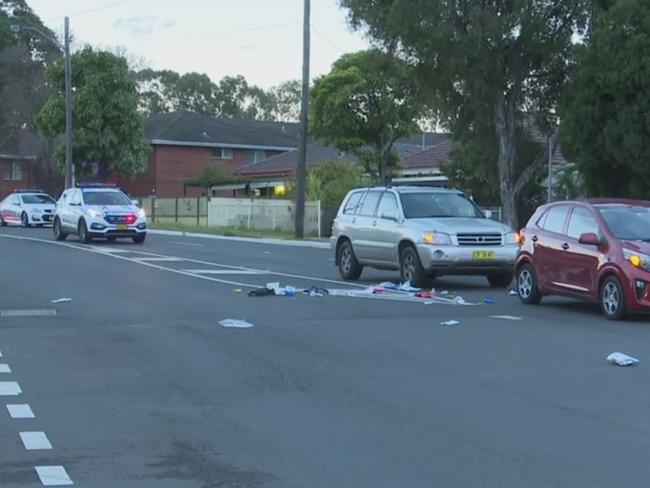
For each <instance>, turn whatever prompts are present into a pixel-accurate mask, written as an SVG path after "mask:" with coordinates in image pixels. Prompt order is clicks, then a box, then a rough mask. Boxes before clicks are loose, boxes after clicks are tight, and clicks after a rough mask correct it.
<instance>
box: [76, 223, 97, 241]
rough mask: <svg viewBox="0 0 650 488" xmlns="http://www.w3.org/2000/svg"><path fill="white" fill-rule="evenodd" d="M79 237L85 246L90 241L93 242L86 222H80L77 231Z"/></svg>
mask: <svg viewBox="0 0 650 488" xmlns="http://www.w3.org/2000/svg"><path fill="white" fill-rule="evenodd" d="M77 235H78V236H79V240H80V241H81V242H83V243H84V244H88V243H90V241H92V240H93V238H92V237H90V235H88V227H86V221H85V220H82V221H81V222H79V227H78V229H77Z"/></svg>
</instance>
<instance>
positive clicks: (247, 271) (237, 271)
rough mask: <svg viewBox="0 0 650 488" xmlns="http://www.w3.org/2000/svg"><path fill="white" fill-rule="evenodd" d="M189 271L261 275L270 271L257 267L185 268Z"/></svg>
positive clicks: (214, 273)
mask: <svg viewBox="0 0 650 488" xmlns="http://www.w3.org/2000/svg"><path fill="white" fill-rule="evenodd" d="M183 271H186V272H188V273H196V274H213V275H259V274H269V272H268V271H258V270H256V269H184V270H183Z"/></svg>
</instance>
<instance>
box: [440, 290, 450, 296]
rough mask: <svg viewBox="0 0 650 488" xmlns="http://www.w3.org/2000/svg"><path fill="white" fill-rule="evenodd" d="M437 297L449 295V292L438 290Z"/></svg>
mask: <svg viewBox="0 0 650 488" xmlns="http://www.w3.org/2000/svg"><path fill="white" fill-rule="evenodd" d="M438 295H449V291H448V290H440V291H439V292H438Z"/></svg>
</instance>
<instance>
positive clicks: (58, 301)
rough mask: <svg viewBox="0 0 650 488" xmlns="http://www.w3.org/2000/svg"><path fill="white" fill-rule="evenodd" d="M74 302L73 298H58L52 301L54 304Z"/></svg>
mask: <svg viewBox="0 0 650 488" xmlns="http://www.w3.org/2000/svg"><path fill="white" fill-rule="evenodd" d="M71 301H72V298H57V299H56V300H52V303H70V302H71Z"/></svg>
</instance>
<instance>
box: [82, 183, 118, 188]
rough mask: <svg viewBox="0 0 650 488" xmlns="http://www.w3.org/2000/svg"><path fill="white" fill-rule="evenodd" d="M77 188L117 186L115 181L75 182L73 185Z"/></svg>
mask: <svg viewBox="0 0 650 488" xmlns="http://www.w3.org/2000/svg"><path fill="white" fill-rule="evenodd" d="M75 187H77V188H117V185H116V184H115V183H94V182H90V183H77V184H76V185H75Z"/></svg>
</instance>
